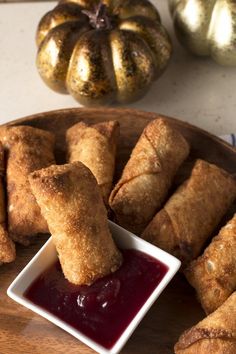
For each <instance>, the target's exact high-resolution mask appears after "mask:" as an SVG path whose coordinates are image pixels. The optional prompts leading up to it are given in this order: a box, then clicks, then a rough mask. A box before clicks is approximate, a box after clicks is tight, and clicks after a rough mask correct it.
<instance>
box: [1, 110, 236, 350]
mask: <svg viewBox="0 0 236 354" xmlns="http://www.w3.org/2000/svg"><path fill="white" fill-rule="evenodd" d="M157 117H158V114H156V113H148V112H142V111H136V110H131V109H112V108H111V109H102V108H101V109H87V108H78V109H76V108H75V109H64V110H58V111H52V112H46V113H40V114H36V115H32V116H29V117H26V118H23V119H19V120H16V121H13V122H10V123H8V125H20V124H24V125H31V126H34V127H38V128H41V129H45V130H49V131H51V132H53V133H55V134H56V158H57V162H58V163H63V162H64V161H65V131H66V129H67V128H69V127H70V126H71V125H73V124H74V123H76V122H78V121H80V120H84V121H86V122H88V123H98V122H101V121H104V120H118V121H119V122H120V126H121V138H120V142H119V147H118V156H117V165H116V174H115V179H117V178H118V177H119V176H120V174H121V172H122V167H123V165H124V164H125V162H126V161H127V160H128V157H129V154H130V152H131V150H132V148H133V146H134V144H135V142H136V141H137V139H138V137H139V135H140V134H141V132H142V130H143V128H144V127H145V126H146V124H147V123H148V122H149V121H151V120H152V119H155V118H157ZM165 118H166V119H167V120H168V121H169V122H170V123H171V124H172V125H173V126H174V127H175V128H177V129H178V130H179V131H180V132H181V133H182V134H183V135H184V136H185V137H186V138H187V140H188V141H189V143H190V145H191V153H190V158H189V159H188V161H187V162H186V163H185V164H184V167H183V168H182V169H181V171H180V173H179V175H178V176H177V178H176V181H175V185H177V184H179V183H180V182H181V181H182V180H183V179H184V178H186V176H187V175H188V173H189V168H190V167H191V165H192V162H193V160H194V159H196V158H197V157H199V158H203V159H205V160H208V161H209V162H213V163H215V164H217V165H219V166H221V167H223V168H224V169H226V170H227V171H229V172H231V173H236V150H235V149H234V148H233V147H231V146H230V145H228V144H227V143H225V142H224V141H222V140H221V139H219V138H217V137H215V136H213V135H211V134H209V133H207V132H205V131H203V130H201V129H199V128H197V127H194V126H191V125H190V124H187V123H185V122H182V121H180V120H177V119H173V118H169V117H165ZM48 237H49V236H48V235H43V236H39V237H38V238H37V239H36V240H35V242H34V244H33V245H31V246H30V247H28V248H25V247H23V246H20V245H17V259H16V261H15V262H13V263H12V264H7V265H3V266H1V267H0V354H33V353H34V354H64V353H68V354H93V353H94V351H93V350H92V349H90V348H88V347H87V346H86V345H84V344H83V343H81V342H80V341H78V340H77V339H75V338H74V337H72V336H70V335H69V334H67V333H66V332H64V331H63V330H61V329H60V328H58V327H56V326H55V325H53V324H51V323H50V322H48V321H47V320H45V319H44V318H42V317H40V316H38V315H37V314H35V313H33V312H31V311H30V310H27V309H26V308H24V307H23V306H20V305H18V304H17V303H15V302H14V301H13V300H11V299H10V298H8V297H7V295H6V290H7V288H8V286H9V285H10V283H11V282H12V281H13V279H14V278H15V277H16V275H17V274H18V273H19V272H20V271H21V270H22V269H23V267H24V266H25V265H26V264H27V263H28V262H29V260H30V259H31V258H32V257H33V255H34V254H35V253H36V252H37V251H38V250H39V248H40V247H41V246H42V245H43V244H44V243H45V241H46V239H47V238H48ZM203 317H204V313H203V311H202V309H201V307H200V305H199V304H198V302H197V300H196V298H195V293H194V291H193V289H192V288H191V287H190V286H189V285H188V283H187V282H186V280H185V279H184V277H183V276H182V275H181V274H178V275H177V276H176V277H175V278H174V279H173V281H172V282H171V283H170V284H169V286H168V287H167V289H166V290H165V291H164V292H163V294H162V295H161V296H160V297H159V298H158V300H157V302H156V303H155V304H154V305H153V307H152V308H151V310H150V311H149V313H148V314H147V316H146V317H145V318H144V320H143V321H142V322H141V324H140V325H139V327H138V328H137V330H136V331H135V332H134V334H133V335H132V337H131V339H130V340H129V341H128V343H127V344H126V346H125V347H124V349H123V350H122V352H121V353H122V354H171V353H173V346H174V343H175V342H176V341H177V339H178V337H179V335H180V334H181V333H182V332H183V331H184V330H185V329H187V328H188V327H190V326H192V325H193V324H195V323H196V322H198V321H199V320H200V319H202V318H203ZM114 321H115V318H114Z"/></svg>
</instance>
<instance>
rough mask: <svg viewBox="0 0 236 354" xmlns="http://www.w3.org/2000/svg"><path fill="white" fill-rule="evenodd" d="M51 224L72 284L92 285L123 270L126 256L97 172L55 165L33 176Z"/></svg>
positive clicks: (76, 165)
mask: <svg viewBox="0 0 236 354" xmlns="http://www.w3.org/2000/svg"><path fill="white" fill-rule="evenodd" d="M29 181H30V185H31V188H32V191H33V193H34V195H35V197H36V199H37V202H38V204H39V206H40V207H41V211H42V214H43V216H44V217H45V219H46V220H47V222H48V227H49V230H50V232H51V234H52V238H53V242H54V244H55V246H56V249H57V252H58V256H59V260H60V263H61V266H62V270H63V273H64V275H65V277H66V279H68V280H69V282H71V283H73V284H78V285H79V284H91V283H92V282H94V281H95V280H96V279H97V278H100V277H103V276H105V275H107V274H109V273H111V272H114V271H115V270H117V269H118V267H119V266H120V264H121V261H122V256H121V253H120V252H119V250H118V249H117V247H116V245H115V243H114V241H113V239H112V236H111V234H110V231H109V228H108V220H107V212H106V208H105V206H104V203H103V200H102V196H101V193H100V190H99V187H98V184H97V182H96V179H95V177H94V176H93V174H92V173H91V171H90V170H89V169H88V168H87V167H86V166H85V165H83V164H82V163H81V162H74V163H71V164H66V165H61V166H56V165H53V166H50V167H48V168H45V169H42V170H40V171H36V172H33V173H32V174H31V175H30V177H29Z"/></svg>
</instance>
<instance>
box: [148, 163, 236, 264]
mask: <svg viewBox="0 0 236 354" xmlns="http://www.w3.org/2000/svg"><path fill="white" fill-rule="evenodd" d="M235 197H236V182H235V180H234V179H233V177H232V176H231V175H230V174H228V173H227V172H226V171H224V170H223V169H221V168H219V167H217V166H215V165H213V164H210V163H208V162H206V161H203V160H197V162H196V163H195V165H194V167H193V169H192V172H191V176H190V178H189V179H188V180H186V181H185V182H184V183H183V184H182V185H181V186H180V187H179V188H178V189H177V190H176V192H175V193H174V194H173V195H172V196H171V197H170V199H169V200H168V201H167V203H166V204H165V205H164V207H163V209H162V210H161V211H160V212H159V213H157V214H156V215H155V217H154V218H153V220H152V221H151V222H150V223H149V225H148V226H147V228H146V229H145V230H144V232H143V234H142V237H143V238H144V239H145V240H146V241H149V242H151V243H153V244H155V245H156V246H158V247H160V248H162V249H164V250H165V251H167V252H169V253H171V254H173V255H175V256H176V257H178V258H179V259H180V260H181V261H182V262H183V265H184V266H185V265H186V264H187V263H188V262H190V261H191V260H193V259H195V258H196V257H197V256H199V254H200V253H201V251H202V248H203V246H204V244H205V242H206V240H207V239H208V238H209V237H210V236H212V233H213V232H214V230H215V228H216V226H217V225H218V224H219V222H220V220H221V218H222V217H223V215H224V214H225V213H226V211H227V209H228V208H229V206H230V205H231V203H232V202H233V201H234V199H235Z"/></svg>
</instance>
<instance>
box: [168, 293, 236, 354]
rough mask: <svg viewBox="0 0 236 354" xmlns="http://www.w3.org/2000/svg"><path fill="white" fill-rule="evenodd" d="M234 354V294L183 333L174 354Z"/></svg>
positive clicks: (235, 294)
mask: <svg viewBox="0 0 236 354" xmlns="http://www.w3.org/2000/svg"><path fill="white" fill-rule="evenodd" d="M235 353H236V292H234V293H233V294H232V295H231V296H230V297H229V298H228V299H227V300H226V301H225V302H224V303H223V304H222V305H221V306H220V307H218V309H217V310H216V311H215V312H213V313H212V314H210V315H209V316H207V317H206V318H204V319H203V320H202V321H201V322H199V323H198V324H197V325H196V326H194V327H192V328H190V329H189V330H187V331H185V332H184V333H183V334H182V335H181V336H180V338H179V341H178V342H177V343H176V345H175V354H235Z"/></svg>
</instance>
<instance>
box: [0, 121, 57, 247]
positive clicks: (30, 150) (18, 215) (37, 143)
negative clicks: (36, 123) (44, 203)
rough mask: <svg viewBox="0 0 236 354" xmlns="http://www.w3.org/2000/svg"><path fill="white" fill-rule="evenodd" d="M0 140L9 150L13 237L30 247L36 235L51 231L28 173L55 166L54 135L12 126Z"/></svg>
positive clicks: (9, 228) (4, 131)
mask: <svg viewBox="0 0 236 354" xmlns="http://www.w3.org/2000/svg"><path fill="white" fill-rule="evenodd" d="M0 139H1V140H2V142H3V146H4V148H5V149H6V150H7V167H6V170H7V171H6V182H7V198H8V231H9V235H10V237H11V238H12V239H13V240H14V241H16V242H19V243H22V244H24V245H28V244H29V243H30V241H31V240H32V239H33V236H35V235H36V234H38V233H46V232H48V227H47V223H46V221H45V220H44V218H43V217H42V215H41V212H40V208H39V206H38V204H37V202H36V200H35V197H34V196H33V194H32V192H31V189H30V185H29V182H28V174H29V173H30V172H32V171H35V170H38V169H40V168H42V167H46V166H49V165H51V164H52V163H55V159H54V154H53V148H54V136H53V134H51V133H49V132H47V131H44V130H41V129H37V128H33V127H29V126H10V127H4V128H1V129H0Z"/></svg>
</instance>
